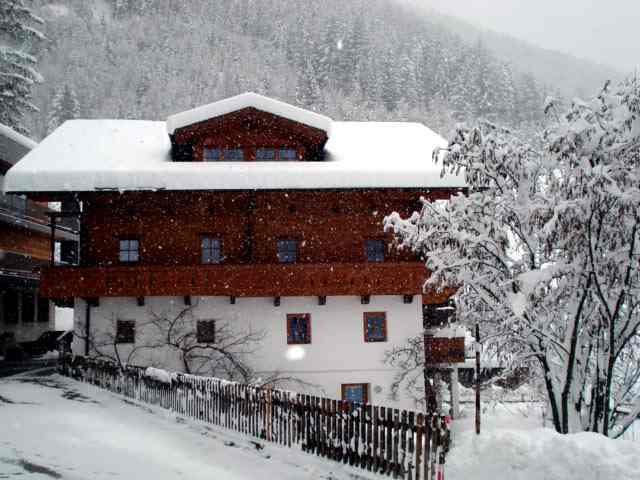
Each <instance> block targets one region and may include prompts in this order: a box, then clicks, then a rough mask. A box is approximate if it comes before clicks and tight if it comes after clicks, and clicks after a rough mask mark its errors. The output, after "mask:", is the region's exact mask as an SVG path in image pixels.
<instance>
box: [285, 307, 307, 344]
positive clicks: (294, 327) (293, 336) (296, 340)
mask: <svg viewBox="0 0 640 480" xmlns="http://www.w3.org/2000/svg"><path fill="white" fill-rule="evenodd" d="M287 332H288V337H287V343H289V344H300V343H311V317H310V316H309V314H301V315H297V314H293V315H287Z"/></svg>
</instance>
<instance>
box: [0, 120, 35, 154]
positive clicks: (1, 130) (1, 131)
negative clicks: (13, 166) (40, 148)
mask: <svg viewBox="0 0 640 480" xmlns="http://www.w3.org/2000/svg"><path fill="white" fill-rule="evenodd" d="M0 135H4V136H5V137H7V138H9V139H11V140H13V141H14V142H16V143H19V144H20V145H22V146H23V147H25V148H28V149H29V150H32V149H34V148H36V145H38V142H36V141H35V140H31V139H30V138H29V137H26V136H24V135H22V134H21V133H18V132H16V131H15V130H14V129H13V128H11V127H9V126H7V125H5V124H3V123H0Z"/></svg>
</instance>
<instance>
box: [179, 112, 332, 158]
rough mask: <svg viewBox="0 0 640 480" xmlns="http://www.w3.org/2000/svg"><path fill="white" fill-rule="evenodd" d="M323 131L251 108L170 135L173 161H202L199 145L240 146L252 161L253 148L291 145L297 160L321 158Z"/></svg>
mask: <svg viewBox="0 0 640 480" xmlns="http://www.w3.org/2000/svg"><path fill="white" fill-rule="evenodd" d="M327 140H328V137H327V133H326V132H325V131H323V130H319V129H317V128H313V127H310V126H308V125H304V124H302V123H298V122H294V121H292V120H289V119H286V118H282V117H278V116H275V115H272V114H270V113H267V112H262V111H260V110H256V109H255V108H243V109H241V110H238V111H236V112H233V113H229V114H227V115H223V116H220V117H216V118H212V119H209V120H205V121H202V122H198V123H195V124H193V125H189V126H187V127H184V128H181V129H179V130H176V131H175V132H174V134H173V135H171V145H172V157H173V159H174V161H195V162H198V161H202V149H203V146H212V147H217V148H240V149H242V150H243V151H244V160H246V161H252V160H255V159H256V158H255V150H256V149H257V148H291V149H294V150H296V152H297V153H298V159H299V160H304V161H315V160H321V159H322V150H323V147H324V145H325V143H326V142H327Z"/></svg>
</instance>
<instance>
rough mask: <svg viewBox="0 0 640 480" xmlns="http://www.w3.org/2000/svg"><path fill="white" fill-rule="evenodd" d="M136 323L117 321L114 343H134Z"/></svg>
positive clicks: (132, 321)
mask: <svg viewBox="0 0 640 480" xmlns="http://www.w3.org/2000/svg"><path fill="white" fill-rule="evenodd" d="M135 341H136V322H135V321H134V320H118V323H117V325H116V343H135Z"/></svg>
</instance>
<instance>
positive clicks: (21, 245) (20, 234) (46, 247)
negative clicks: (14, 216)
mask: <svg viewBox="0 0 640 480" xmlns="http://www.w3.org/2000/svg"><path fill="white" fill-rule="evenodd" d="M0 250H4V251H7V252H13V253H19V254H22V255H30V256H32V257H33V258H36V259H38V260H48V259H49V254H50V252H51V246H50V243H49V238H48V237H47V236H46V235H41V234H38V233H36V232H34V231H32V230H28V229H26V228H16V227H13V226H11V225H8V224H5V223H0Z"/></svg>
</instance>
